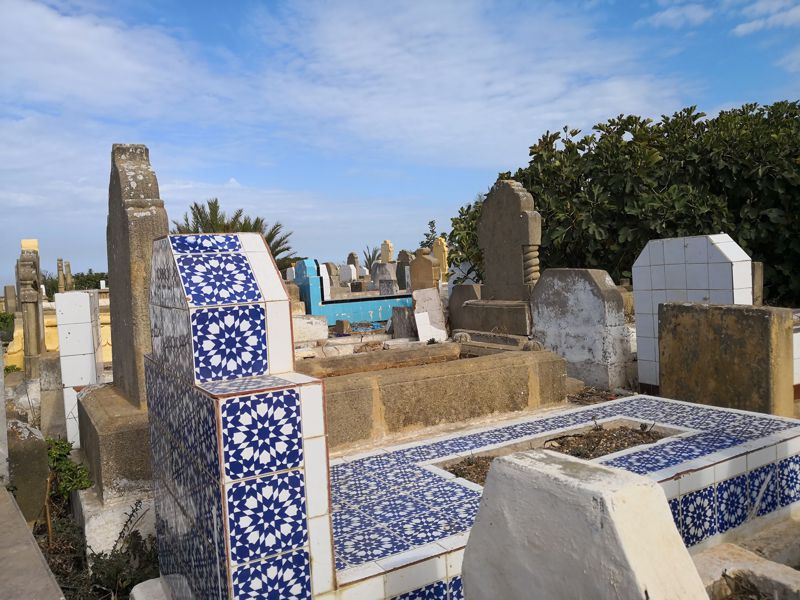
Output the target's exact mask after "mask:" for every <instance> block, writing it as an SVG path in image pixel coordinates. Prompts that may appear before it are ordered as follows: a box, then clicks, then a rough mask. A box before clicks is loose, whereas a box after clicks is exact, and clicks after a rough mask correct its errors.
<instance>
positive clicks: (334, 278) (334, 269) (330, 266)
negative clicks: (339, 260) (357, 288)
mask: <svg viewBox="0 0 800 600" xmlns="http://www.w3.org/2000/svg"><path fill="white" fill-rule="evenodd" d="M325 268H326V269H327V270H328V277H330V280H331V287H334V288H337V287H339V285H340V279H339V267H338V265H336V264H335V263H332V262H326V263H325Z"/></svg>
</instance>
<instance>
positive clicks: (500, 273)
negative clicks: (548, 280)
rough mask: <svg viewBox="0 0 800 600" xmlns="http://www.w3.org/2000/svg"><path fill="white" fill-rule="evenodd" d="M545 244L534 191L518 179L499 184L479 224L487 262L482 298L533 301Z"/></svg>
mask: <svg viewBox="0 0 800 600" xmlns="http://www.w3.org/2000/svg"><path fill="white" fill-rule="evenodd" d="M541 243H542V218H541V215H539V213H538V212H536V211H535V210H534V204H533V197H532V196H531V195H530V193H528V191H527V190H526V189H525V188H524V187H523V186H522V184H521V183H519V182H517V181H511V180H502V181H498V182H497V183H495V184H494V186H493V187H492V189H491V191H490V192H489V195H488V196H487V197H486V200H485V202H484V204H483V213H482V215H481V220H480V223H479V224H478V245H479V246H480V248H481V250H482V251H483V265H484V282H483V290H482V292H481V296H482V299H483V300H524V301H526V302H527V301H529V300H530V297H531V291H532V289H533V286H534V285H535V284H536V281H537V280H538V279H539V245H540V244H541ZM442 269H443V270H445V271H446V269H447V267H446V266H442Z"/></svg>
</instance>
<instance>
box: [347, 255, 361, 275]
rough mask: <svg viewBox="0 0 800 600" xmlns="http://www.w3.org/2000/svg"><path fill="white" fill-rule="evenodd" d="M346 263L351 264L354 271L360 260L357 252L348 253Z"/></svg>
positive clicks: (357, 267) (359, 264) (359, 265)
mask: <svg viewBox="0 0 800 600" xmlns="http://www.w3.org/2000/svg"><path fill="white" fill-rule="evenodd" d="M347 264H348V265H353V266H354V267H355V268H356V271H358V269H359V267H361V261H360V260H359V258H358V254H357V253H355V252H351V253H350V254H348V255H347Z"/></svg>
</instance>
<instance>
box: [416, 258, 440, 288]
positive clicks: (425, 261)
mask: <svg viewBox="0 0 800 600" xmlns="http://www.w3.org/2000/svg"><path fill="white" fill-rule="evenodd" d="M441 280H442V272H441V269H440V266H439V261H438V260H437V259H436V257H434V256H433V255H432V254H431V249H430V248H420V249H419V250H417V252H416V253H415V257H414V260H412V261H411V289H412V290H422V289H425V288H432V287H438V286H439V282H440V281H441Z"/></svg>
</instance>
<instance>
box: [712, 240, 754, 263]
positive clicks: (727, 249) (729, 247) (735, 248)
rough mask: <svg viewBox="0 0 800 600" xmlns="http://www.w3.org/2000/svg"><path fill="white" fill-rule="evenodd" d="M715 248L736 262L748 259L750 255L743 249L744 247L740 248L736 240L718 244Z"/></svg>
mask: <svg viewBox="0 0 800 600" xmlns="http://www.w3.org/2000/svg"><path fill="white" fill-rule="evenodd" d="M717 248H720V249H721V250H722V251H723V253H724V254H725V256H727V257H728V260H730V261H731V262H734V263H736V262H744V261H749V260H750V255H749V254H747V252H745V251H744V248H742V247H741V246H740V245H739V244H737V243H736V242H732V243H730V244H720V245H718V246H717Z"/></svg>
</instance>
